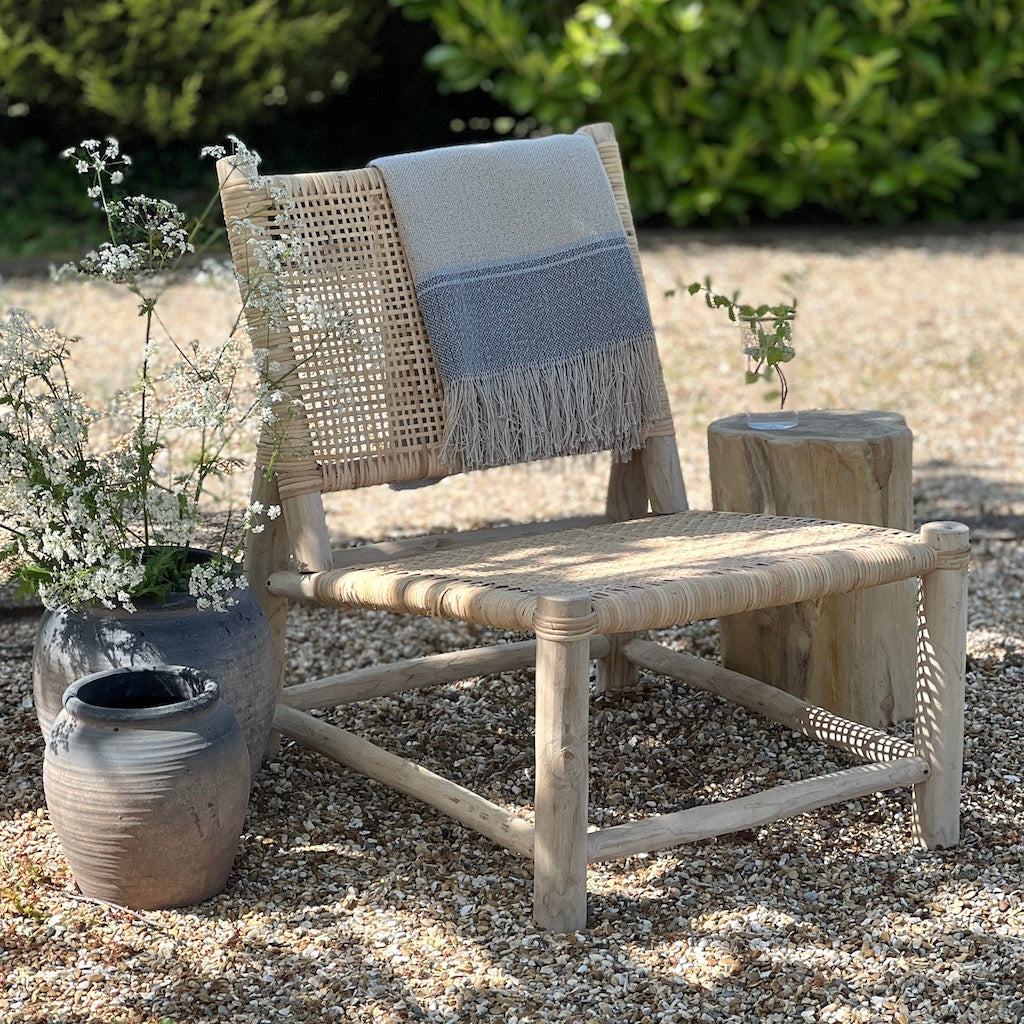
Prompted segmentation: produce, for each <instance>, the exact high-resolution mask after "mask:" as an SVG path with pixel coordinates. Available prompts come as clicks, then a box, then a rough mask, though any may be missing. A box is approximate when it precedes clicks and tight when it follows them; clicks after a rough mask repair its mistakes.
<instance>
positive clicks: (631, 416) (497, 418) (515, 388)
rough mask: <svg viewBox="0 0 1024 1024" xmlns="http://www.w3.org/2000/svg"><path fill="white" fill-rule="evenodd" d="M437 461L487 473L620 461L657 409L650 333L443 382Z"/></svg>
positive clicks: (657, 385) (657, 381)
mask: <svg viewBox="0 0 1024 1024" xmlns="http://www.w3.org/2000/svg"><path fill="white" fill-rule="evenodd" d="M444 410H445V431H444V437H443V440H442V445H441V453H440V456H441V462H442V463H443V464H444V465H445V466H447V467H449V468H451V469H452V471H454V470H455V467H457V466H461V468H463V469H467V470H472V469H486V468H488V467H490V466H503V465H510V464H515V463H518V462H530V461H533V460H536V459H545V458H551V457H553V456H556V455H579V454H582V453H584V452H596V451H608V450H610V451H611V452H612V453H613V455H614V456H615V457H616V458H619V459H623V458H626V457H627V456H628V454H629V453H630V452H631V451H634V450H635V449H637V448H639V447H641V445H642V444H643V436H644V430H645V429H646V427H648V426H649V425H650V424H651V423H653V422H655V421H656V420H657V419H658V417H659V415H660V412H661V394H660V374H659V372H658V355H657V346H656V343H655V339H654V335H653V334H647V335H643V336H642V337H640V338H635V339H632V340H630V341H627V342H625V343H623V344H621V345H618V346H615V347H613V348H608V349H604V350H599V351H587V352H583V353H580V354H577V355H573V356H570V357H566V358H562V359H559V360H554V361H551V362H548V363H545V364H543V365H541V366H535V367H529V368H525V369H517V370H515V371H507V372H504V373H501V374H497V375H478V376H471V377H463V378H460V379H458V380H455V381H451V382H449V383H448V384H447V385H446V388H445V396H444Z"/></svg>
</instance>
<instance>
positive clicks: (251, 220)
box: [218, 125, 968, 931]
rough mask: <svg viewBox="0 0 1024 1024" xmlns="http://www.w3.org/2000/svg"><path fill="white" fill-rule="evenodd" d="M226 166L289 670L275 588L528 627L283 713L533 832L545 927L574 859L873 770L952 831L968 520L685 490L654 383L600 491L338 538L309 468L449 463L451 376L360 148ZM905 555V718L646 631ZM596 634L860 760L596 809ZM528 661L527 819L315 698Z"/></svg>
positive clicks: (623, 204)
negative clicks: (466, 519) (714, 794)
mask: <svg viewBox="0 0 1024 1024" xmlns="http://www.w3.org/2000/svg"><path fill="white" fill-rule="evenodd" d="M581 131H585V132H586V133H587V134H589V135H590V136H591V137H592V138H593V139H594V140H595V142H596V144H597V146H598V149H599V152H600V155H601V158H602V161H603V163H604V166H605V168H606V170H607V172H608V177H609V180H610V181H611V184H612V187H613V190H614V192H615V195H616V198H617V201H618V203H619V207H620V211H621V215H622V221H623V224H624V226H625V228H626V231H627V234H628V236H629V238H630V240H631V244H632V245H633V248H634V253H635V255H636V259H637V261H638V263H639V259H640V256H639V251H638V250H637V248H636V237H635V232H634V228H633V223H632V218H631V214H630V211H629V205H628V200H627V198H626V192H625V187H624V181H623V175H622V166H621V163H620V158H619V152H618V147H617V144H616V141H615V136H614V133H613V131H612V129H611V127H610V126H609V125H592V126H588V127H586V128H583V129H581ZM218 170H219V174H220V177H221V183H222V199H223V205H224V210H225V214H226V218H227V222H228V224H229V226H230V234H231V245H232V256H233V259H234V263H235V267H236V270H237V272H238V274H239V277H240V281H241V285H242V291H243V296H244V299H245V303H246V307H247V317H248V327H249V331H250V336H251V338H252V341H253V345H254V347H255V348H257V349H261V350H267V352H268V354H269V356H268V358H269V360H270V364H271V365H273V366H274V367H275V368H278V367H279V368H280V370H279V372H280V374H281V377H282V379H281V389H282V391H283V392H284V394H285V400H284V403H283V406H282V407H283V408H288V409H290V410H291V411H290V412H289V413H288V414H287V415H285V416H283V417H282V419H281V421H280V422H279V423H277V424H275V425H274V426H273V427H271V428H268V430H267V432H266V436H265V437H264V440H263V442H261V446H260V451H259V454H258V457H257V470H256V478H257V479H258V480H260V479H262V477H263V475H264V470H265V468H266V464H267V462H268V460H269V459H270V458H271V453H274V455H273V457H274V459H275V461H274V466H273V469H274V473H273V481H272V486H273V488H274V492H275V493H274V495H273V500H280V503H281V505H282V507H283V509H284V515H283V516H282V517H281V519H279V520H277V521H276V522H275V523H274V524H273V525H272V527H271V528H268V529H267V530H266V532H264V533H262V534H258V535H256V536H255V537H254V538H253V541H252V544H251V546H250V550H249V556H248V557H249V561H248V571H249V574H250V579H251V581H252V585H253V587H254V589H255V592H256V594H257V595H258V596H259V599H260V600H261V602H262V604H263V606H264V608H265V610H266V612H267V615H268V617H269V619H270V622H271V624H272V627H273V630H274V635H275V640H276V645H275V650H276V652H277V656H278V658H279V663H278V664H277V665H276V666H275V671H278V672H280V673H281V678H282V679H283V678H284V671H285V660H284V632H285V619H286V609H287V605H288V602H290V601H305V602H317V603H320V604H327V605H335V606H342V607H345V608H353V607H356V608H376V609H386V610H390V611H393V612H398V613H403V614H407V615H426V616H434V617H440V618H447V619H460V620H466V621H470V622H473V623H476V624H479V625H482V626H488V627H495V628H498V629H510V630H517V631H524V632H527V633H532V634H533V635H534V636H535V639H534V640H529V641H524V642H518V643H511V644H502V645H499V646H496V647H492V648H490V649H483V650H471V651H460V652H454V653H446V654H436V655H430V656H426V657H422V658H417V659H414V660H411V661H405V662H401V663H396V664H390V665H377V666H373V667H371V668H365V669H361V670H358V671H353V672H350V673H346V674H344V675H339V676H334V677H331V678H328V679H321V680H317V681H311V682H306V683H303V684H301V685H292V686H284V687H283V688H282V689H281V691H280V701H279V705H278V708H277V712H276V715H275V718H274V724H275V727H276V729H277V730H279V731H280V732H281V733H283V734H285V735H287V736H290V737H292V738H294V739H295V740H296V741H298V742H299V743H301V744H305V745H307V746H308V747H311V748H314V749H316V750H318V751H320V752H322V753H323V754H325V755H327V756H328V757H330V758H333V759H334V760H336V761H337V762H339V763H340V764H341V765H344V766H347V767H348V768H350V769H352V770H353V771H355V772H358V773H360V774H362V775H364V776H366V777H368V778H371V779H375V780H377V781H378V782H380V783H383V784H385V785H387V786H390V787H392V788H394V789H396V790H398V791H400V792H402V793H405V794H408V795H410V796H412V797H415V798H416V799H418V800H422V801H424V802H426V803H428V804H430V805H432V806H434V807H435V808H437V809H438V810H440V811H442V812H444V813H445V814H448V815H450V816H451V817H453V818H455V819H457V820H458V821H460V822H462V823H463V824H464V825H466V826H468V827H470V828H472V829H475V830H476V831H478V832H480V833H482V834H483V835H484V836H486V837H488V838H489V839H491V840H493V841H494V842H497V843H499V844H501V845H502V846H504V847H506V848H507V849H509V850H511V851H512V852H514V853H516V854H520V855H522V856H524V857H528V858H532V860H533V864H534V916H535V918H536V920H537V922H538V923H539V924H540V925H541V926H543V927H547V928H550V929H553V930H559V931H567V930H575V929H581V928H583V927H585V924H586V914H587V910H586V904H587V895H586V891H587V890H586V884H587V883H586V876H587V864H588V862H591V861H598V860H605V859H613V858H622V857H626V856H629V855H631V854H635V853H639V852H643V851H649V850H655V849H660V848H665V847H671V846H676V845H680V844H684V843H688V842H692V841H695V840H699V839H702V838H707V837H710V836H715V835H721V834H725V833H729V832H734V831H736V830H739V829H745V828H753V827H757V826H760V825H762V824H765V823H767V822H771V821H775V820H777V819H780V818H785V817H789V816H792V815H796V814H800V813H802V812H805V811H809V810H812V809H815V808H819V807H822V806H825V805H828V804H832V803H837V802H841V801H846V800H850V799H853V798H856V797H860V796H864V795H867V794H870V793H873V792H879V791H882V790H886V789H891V788H896V787H912V788H913V798H912V799H913V823H912V828H913V834H914V837H915V838H916V840H917V841H919V842H920V843H922V844H924V845H925V846H927V847H936V846H952V845H955V844H956V843H957V842H958V839H959V828H960V809H959V808H960V786H961V769H962V757H963V754H962V750H963V747H962V735H963V688H964V661H965V636H966V585H967V584H966V576H967V556H968V536H967V529H966V527H964V526H962V525H961V524H958V523H931V524H927V525H925V526H924V527H923V528H922V529H921V531H920V533H919V534H916V533H907V532H901V531H896V530H890V529H884V528H880V527H870V526H860V525H849V524H839V523H831V522H821V521H816V520H804V519H784V518H777V517H768V516H748V515H739V514H730V513H713V512H692V511H688V510H687V505H686V497H685V492H684V488H683V480H682V475H681V473H680V469H679V460H678V454H677V452H676V448H675V439H674V435H673V431H672V421H671V416H670V412H669V408H668V401H667V398H666V399H665V405H664V417H663V419H662V421H661V422H660V423H659V424H657V425H656V426H655V427H654V428H653V429H652V430H651V431H650V436H649V438H648V439H647V442H646V444H645V446H644V447H643V448H642V449H641V450H639V451H638V452H636V453H635V454H634V456H633V457H632V458H631V459H630V460H629V461H627V462H613V464H612V467H611V471H610V479H609V486H608V496H607V507H606V514H605V515H604V516H595V517H593V518H591V519H588V520H585V521H584V520H563V521H561V522H557V523H546V524H536V523H534V524H526V525H522V526H517V527H509V528H496V529H490V530H484V531H477V532H473V533H463V534H445V535H443V536H436V537H426V538H422V539H412V540H399V541H390V542H384V543H381V544H376V545H372V544H371V545H366V546H362V547H359V548H353V549H342V550H338V551H333V552H332V550H331V544H330V542H329V539H328V532H327V528H326V523H325V515H324V511H323V504H322V500H321V496H322V494H323V493H326V492H329V491H332V490H339V489H347V488H356V487H364V486H368V485H371V484H386V483H391V482H401V481H412V480H420V479H424V478H431V477H437V476H443V475H445V473H446V472H447V470H446V469H445V467H444V466H442V465H441V464H440V463H439V461H438V457H437V451H438V446H439V442H440V436H441V423H442V414H441V399H442V393H441V388H440V384H439V381H438V377H437V373H436V369H435V367H434V364H433V360H432V358H431V355H430V348H429V345H428V343H427V339H426V337H425V333H424V329H423V324H422V321H421V319H420V316H419V311H418V307H417V303H416V297H415V293H414V290H413V285H412V281H411V278H410V274H409V269H408V265H407V263H406V257H405V253H404V251H403V247H402V243H401V240H400V238H399V237H398V232H397V228H396V226H395V221H394V216H393V211H392V208H391V204H390V201H389V199H388V195H387V191H386V189H385V187H384V184H383V181H382V179H381V177H380V175H379V173H378V172H377V171H376V170H375V169H372V168H368V169H360V170H355V171H344V172H335V173H324V174H295V175H283V176H278V177H273V178H270V179H255V178H254V176H253V175H252V174H251V173H249V174H247V173H246V172H245V171H244V170H243V169H240V168H238V167H237V166H236V161H235V160H233V159H232V158H226V159H224V160H222V161H221V162H220V164H219V168H218ZM268 181H270V182H272V186H268V184H267V182H268ZM282 195H286V196H287V197H288V198H287V200H286V201H285V203H284V205H285V207H287V210H286V212H285V213H282V210H281V199H280V196H282ZM282 233H285V234H287V235H288V236H289V239H290V243H289V244H301V245H302V246H303V247H304V251H305V252H306V253H307V254H308V257H307V259H305V260H304V261H302V264H303V265H302V266H297V267H295V268H294V269H286V270H285V271H283V272H281V273H279V274H278V275H276V277H275V280H274V281H273V282H271V283H272V284H273V285H274V286H275V287H276V288H277V289H278V297H279V298H280V297H281V296H282V295H283V296H284V297H285V299H286V302H287V303H290V304H291V306H292V307H293V309H292V311H291V312H288V313H287V314H286V315H284V316H283V317H271V316H268V315H267V314H266V312H265V311H264V310H261V309H260V308H259V307H260V298H259V297H260V296H261V295H263V294H265V293H266V288H265V285H266V284H267V282H266V281H262V282H261V280H260V278H259V275H260V274H261V270H260V268H259V261H258V260H257V259H255V258H254V252H255V250H256V248H258V244H259V243H258V240H259V239H260V238H264V239H266V238H281V237H282ZM254 239H255V240H256V242H255V244H254ZM299 296H307V297H312V298H313V299H314V300H315V301H316V302H318V303H321V304H331V303H335V304H340V305H341V307H342V308H343V309H344V310H345V312H346V314H347V326H346V330H345V331H344V332H342V333H341V336H339V335H338V334H334V335H331V334H325V333H324V332H323V330H322V328H321V329H320V330H319V332H318V329H317V328H316V327H315V325H313V326H310V325H308V324H307V320H308V318H304V317H303V316H301V315H299V313H298V312H296V310H298V308H299V306H300V305H301V302H300V301H299ZM296 409H298V410H299V411H298V412H295V410H296ZM282 424H283V427H282ZM282 429H284V430H286V432H287V434H286V436H285V437H284V438H283V440H282V436H281V433H280V432H281V430H282ZM264 500H266V498H265V499H264ZM915 577H916V578H919V579H920V581H921V588H920V589H921V601H920V608H921V614H920V621H919V624H918V630H919V636H920V644H919V647H920V658H919V664H918V669H917V680H916V694H917V697H916V713H915V720H914V737H913V742H912V743H908V742H904V741H902V740H900V739H898V738H896V737H893V736H891V735H889V734H887V733H885V732H882V731H877V730H873V729H869V728H866V727H864V726H860V725H858V724H856V723H853V722H849V721H846V720H844V719H841V718H838V717H836V716H835V715H833V714H831V713H829V712H827V711H825V710H823V709H820V708H816V707H813V706H810V705H808V704H807V703H806V702H804V701H801V700H799V699H797V698H795V697H793V696H791V695H789V694H787V693H784V692H782V691H780V690H778V689H774V688H772V687H770V686H767V685H765V684H764V683H761V682H759V681H757V680H754V679H751V678H748V677H745V676H741V675H737V674H736V673H733V672H730V671H727V670H725V669H722V668H721V667H719V666H716V665H714V664H712V663H709V662H705V661H702V660H700V659H698V658H694V657H692V656H687V655H684V654H680V653H678V652H674V651H671V650H669V649H667V648H665V647H664V646H662V645H660V644H658V643H657V642H656V641H655V640H653V639H650V638H648V636H646V634H647V632H648V631H650V630H657V629H659V628H665V627H669V626H674V625H676V624H679V623H685V622H692V621H697V620H701V619H709V618H714V617H717V616H720V615H727V614H730V613H736V612H742V611H749V610H752V609H757V608H764V607H772V606H779V605H784V604H788V603H793V602H796V601H805V600H809V599H812V598H815V597H818V596H822V595H826V594H836V593H844V592H850V591H855V590H859V589H864V588H868V587H873V586H878V585H881V584H884V583H888V582H891V581H894V580H900V579H911V578H915ZM850 628H851V629H852V628H856V625H855V624H853V623H851V624H850ZM778 640H779V642H780V643H783V642H785V637H779V638H778ZM592 660H596V662H597V677H596V678H597V683H596V685H597V688H598V689H599V690H609V689H623V688H626V687H628V686H630V685H631V684H632V683H633V682H634V681H635V679H636V676H637V674H638V672H639V671H640V669H645V670H648V671H651V672H655V673H660V674H665V675H669V676H672V677H676V678H678V679H680V680H684V681H685V682H687V683H688V684H690V685H693V686H695V687H698V688H700V689H702V690H706V691H710V692H712V693H715V694H718V695H721V696H723V697H725V698H728V699H730V700H732V701H735V702H736V703H738V704H740V705H742V706H744V707H746V708H749V709H752V710H754V711H756V712H758V713H760V714H762V715H764V716H765V717H767V718H769V719H771V720H773V721H776V722H779V723H782V724H784V725H786V726H788V727H790V728H792V729H794V730H796V731H797V732H799V733H802V734H803V735H805V736H809V737H813V738H815V739H818V740H821V741H824V742H825V743H827V744H829V745H831V746H832V747H835V748H838V749H840V750H843V751H847V752H850V753H852V754H854V755H857V756H858V757H859V758H860V759H862V760H864V761H865V762H866V763H865V764H863V765H859V766H857V767H854V768H851V769H847V770H843V771H838V772H832V773H830V774H825V775H821V776H818V777H815V778H809V779H805V780H802V781H799V782H796V783H791V784H787V785H782V786H778V787H776V788H773V789H769V790H767V791H765V792H763V793H761V794H758V795H754V796H746V797H742V798H739V799H734V800H729V801H726V802H722V803H719V804H712V805H710V806H701V807H693V808H688V809H684V810H680V811H676V812H674V813H665V814H661V815H658V816H654V817H649V818H646V819H642V820H637V821H629V822H625V823H623V824H619V825H615V826H613V827H610V828H603V829H598V830H595V831H588V822H587V790H588V761H587V733H588V690H589V678H590V667H591V662H592ZM530 664H535V665H536V723H535V733H536V740H535V757H536V792H535V801H534V820H533V822H530V821H529V820H527V818H526V817H525V816H523V815H521V814H520V813H515V812H512V811H509V810H508V809H506V808H504V807H501V806H498V805H496V804H494V803H492V802H490V801H488V800H486V799H484V798H482V797H481V796H479V795H477V794H475V793H472V792H470V791H468V790H467V789H465V788H463V787H462V786H459V785H457V784H456V783H454V782H452V781H450V780H448V779H445V778H442V777H440V776H439V775H437V774H435V773H433V772H431V771H428V770H427V769H425V768H423V767H422V766H419V765H417V764H416V763H414V762H411V761H409V760H407V759H405V758H402V757H399V756H397V755H395V754H393V753H389V752H387V751H385V750H383V749H381V748H380V747H378V746H375V745H374V744H371V743H369V742H367V741H366V740H363V739H361V738H359V737H357V736H355V735H353V734H351V733H349V732H346V731H343V730H341V729H339V728H336V727H334V726H331V725H330V724H327V723H325V722H324V721H323V720H322V719H317V718H314V717H312V716H311V715H309V714H307V713H306V712H308V711H309V710H311V709H314V708H326V707H331V706H336V705H339V704H343V703H348V702H353V701H361V700H368V699H371V698H374V697H377V696H381V695H385V694H390V693H395V692H398V691H400V690H405V689H413V688H425V687H429V686H435V685H438V684H444V683H449V682H453V681H456V680H464V679H470V678H474V677H477V676H480V675H486V674H490V673H497V672H500V671H504V670H510V669H513V668H522V667H526V666H529V665H530Z"/></svg>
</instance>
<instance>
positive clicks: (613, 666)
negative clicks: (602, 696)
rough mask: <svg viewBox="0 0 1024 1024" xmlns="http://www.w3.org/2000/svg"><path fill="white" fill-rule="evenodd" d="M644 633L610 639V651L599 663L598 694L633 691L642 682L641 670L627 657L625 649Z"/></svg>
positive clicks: (618, 635) (628, 634)
mask: <svg viewBox="0 0 1024 1024" xmlns="http://www.w3.org/2000/svg"><path fill="white" fill-rule="evenodd" d="M643 635H644V634H642V633H616V634H614V635H612V636H610V637H608V643H609V650H608V653H607V654H606V655H605V656H604V657H603V658H598V661H597V692H598V693H616V692H619V691H621V690H631V689H633V687H635V686H636V685H637V683H638V682H639V681H640V669H639V668H638V667H637V666H636V665H634V664H633V662H631V661H630V660H629V658H627V657H626V655H625V653H624V652H623V648H624V647H625V646H626V644H628V643H629V641H630V640H635V639H636V638H637V637H640V636H643Z"/></svg>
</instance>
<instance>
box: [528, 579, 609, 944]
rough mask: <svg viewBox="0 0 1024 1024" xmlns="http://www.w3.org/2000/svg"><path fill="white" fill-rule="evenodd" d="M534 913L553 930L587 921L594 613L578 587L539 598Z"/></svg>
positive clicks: (542, 924) (570, 928) (577, 927)
mask: <svg viewBox="0 0 1024 1024" xmlns="http://www.w3.org/2000/svg"><path fill="white" fill-rule="evenodd" d="M534 622H535V629H536V633H537V712H536V716H537V721H536V741H535V742H536V772H537V781H536V794H535V799H534V815H535V817H534V822H535V824H534V855H533V870H534V881H533V916H534V920H535V921H536V922H537V924H538V925H539V926H540V927H542V928H547V929H549V930H551V931H556V932H569V931H577V930H580V929H582V928H585V927H586V923H587V797H588V792H587V789H588V770H589V764H588V753H587V739H588V737H587V733H588V728H589V722H588V717H589V716H588V692H587V691H588V680H589V675H590V637H591V635H592V634H593V632H594V626H595V616H594V613H593V606H592V603H591V599H590V595H589V594H586V593H584V592H582V591H576V592H573V593H571V594H563V595H558V596H551V597H542V598H540V599H539V600H538V602H537V613H536V616H535V620H534Z"/></svg>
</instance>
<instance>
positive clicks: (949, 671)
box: [912, 523, 970, 849]
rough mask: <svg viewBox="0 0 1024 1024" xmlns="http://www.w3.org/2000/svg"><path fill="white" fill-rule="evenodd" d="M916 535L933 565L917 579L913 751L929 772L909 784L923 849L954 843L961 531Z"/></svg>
mask: <svg viewBox="0 0 1024 1024" xmlns="http://www.w3.org/2000/svg"><path fill="white" fill-rule="evenodd" d="M921 537H922V539H923V540H924V541H926V542H927V543H928V544H930V545H931V546H932V547H933V548H935V550H936V552H937V554H938V556H939V565H938V568H937V569H935V570H934V571H933V572H931V573H929V574H928V575H927V576H925V577H924V578H923V579H922V580H921V619H922V621H921V631H920V649H919V652H918V670H917V671H918V680H917V701H916V710H915V714H914V749H915V751H916V753H917V754H918V755H919V756H921V757H923V758H924V759H925V760H926V761H928V763H929V764H930V765H931V774H930V775H929V776H928V778H927V779H925V781H924V782H919V783H918V784H917V785H916V786H915V787H914V805H913V824H912V829H913V835H914V838H915V839H916V840H917V841H918V842H920V843H921V844H922V845H924V846H925V847H927V848H928V849H935V848H937V847H944V848H948V847H951V846H956V845H957V843H958V842H959V841H960V789H961V784H962V779H961V777H962V775H963V761H964V688H965V675H966V672H965V669H966V660H967V562H968V555H969V551H970V540H969V532H968V529H967V527H966V526H964V525H963V524H962V523H926V524H925V525H924V526H923V527H922V528H921Z"/></svg>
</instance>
